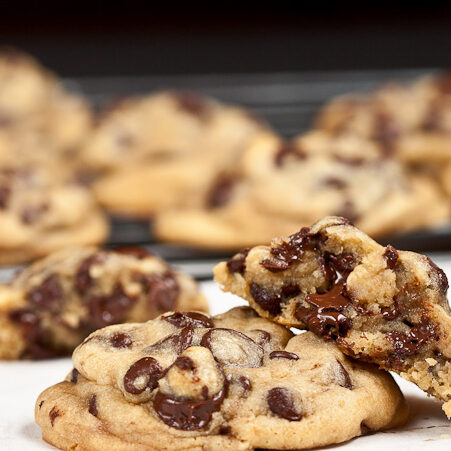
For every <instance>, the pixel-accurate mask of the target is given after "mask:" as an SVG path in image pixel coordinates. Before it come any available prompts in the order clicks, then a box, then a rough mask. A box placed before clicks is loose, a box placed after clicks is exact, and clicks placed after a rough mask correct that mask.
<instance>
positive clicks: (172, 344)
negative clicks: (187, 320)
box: [146, 327, 194, 354]
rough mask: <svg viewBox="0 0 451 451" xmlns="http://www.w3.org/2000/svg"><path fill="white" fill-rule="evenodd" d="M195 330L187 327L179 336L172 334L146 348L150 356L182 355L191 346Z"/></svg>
mask: <svg viewBox="0 0 451 451" xmlns="http://www.w3.org/2000/svg"><path fill="white" fill-rule="evenodd" d="M193 335H194V329H193V328H192V327H185V328H183V329H182V330H181V332H180V333H179V334H172V335H169V337H165V338H162V339H161V340H159V341H157V342H156V343H154V344H153V345H151V346H148V347H147V348H146V352H147V353H149V354H166V353H168V352H176V353H177V354H181V353H182V352H183V351H184V350H185V349H186V348H189V347H190V346H191V342H192V340H193Z"/></svg>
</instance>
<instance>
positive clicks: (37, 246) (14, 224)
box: [0, 166, 109, 264]
mask: <svg viewBox="0 0 451 451" xmlns="http://www.w3.org/2000/svg"><path fill="white" fill-rule="evenodd" d="M60 172H63V171H58V170H56V169H55V170H54V171H53V170H50V168H48V167H47V168H45V169H44V168H43V167H37V166H2V167H1V168H0V264H11V263H23V262H26V261H29V260H31V259H34V258H37V257H41V256H44V255H47V254H49V253H51V252H53V251H56V250H58V249H61V248H63V247H65V246H68V245H77V244H80V245H85V244H86V245H90V244H98V243H101V242H103V241H104V240H105V239H106V237H107V235H108V230H109V227H108V222H107V220H106V217H105V215H104V213H103V212H102V211H101V210H100V209H99V208H98V206H97V205H96V203H95V201H94V199H93V197H92V195H91V193H90V192H89V191H88V190H87V189H86V188H84V187H82V186H79V185H76V184H73V183H68V182H64V181H62V180H58V177H60V176H61V174H60Z"/></svg>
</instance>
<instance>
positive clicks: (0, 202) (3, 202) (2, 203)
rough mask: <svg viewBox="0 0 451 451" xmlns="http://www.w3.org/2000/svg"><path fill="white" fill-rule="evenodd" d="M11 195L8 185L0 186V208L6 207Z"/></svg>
mask: <svg viewBox="0 0 451 451" xmlns="http://www.w3.org/2000/svg"><path fill="white" fill-rule="evenodd" d="M10 197H11V188H10V187H9V186H5V185H3V186H0V209H2V210H5V209H6V208H8V204H9V199H10Z"/></svg>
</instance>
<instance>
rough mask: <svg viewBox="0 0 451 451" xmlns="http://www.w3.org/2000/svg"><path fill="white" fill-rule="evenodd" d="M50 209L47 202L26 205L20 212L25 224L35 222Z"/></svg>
mask: <svg viewBox="0 0 451 451" xmlns="http://www.w3.org/2000/svg"><path fill="white" fill-rule="evenodd" d="M48 209H49V205H48V204H47V203H43V204H41V205H34V206H29V207H26V208H24V209H23V210H22V213H21V214H20V219H21V220H22V222H23V223H24V224H33V223H34V222H36V221H37V220H38V219H39V217H40V216H41V215H42V214H43V213H45V212H46V211H47V210H48Z"/></svg>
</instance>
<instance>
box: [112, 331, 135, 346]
mask: <svg viewBox="0 0 451 451" xmlns="http://www.w3.org/2000/svg"><path fill="white" fill-rule="evenodd" d="M110 343H111V345H112V346H113V347H114V348H129V347H130V346H131V345H132V344H133V340H132V338H131V337H130V335H128V334H124V333H122V332H118V333H116V334H114V335H113V336H112V337H111V338H110Z"/></svg>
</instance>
